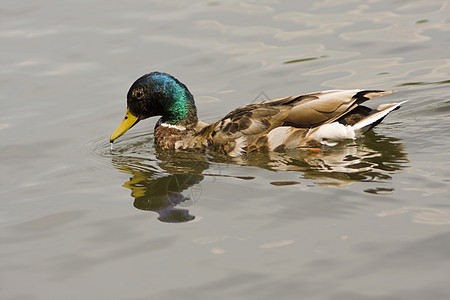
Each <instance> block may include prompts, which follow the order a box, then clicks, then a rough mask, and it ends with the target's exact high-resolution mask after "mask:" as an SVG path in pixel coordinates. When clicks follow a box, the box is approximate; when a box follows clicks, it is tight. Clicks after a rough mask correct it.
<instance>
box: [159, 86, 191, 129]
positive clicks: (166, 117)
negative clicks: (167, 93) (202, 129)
mask: <svg viewBox="0 0 450 300" xmlns="http://www.w3.org/2000/svg"><path fill="white" fill-rule="evenodd" d="M197 122H198V117H197V108H196V107H195V103H194V96H192V94H191V93H190V92H189V91H188V90H187V89H186V90H180V91H177V92H176V93H174V94H171V99H169V100H168V101H167V102H166V105H165V107H164V114H163V115H162V117H161V123H165V124H170V125H177V126H183V127H192V126H195V125H196V124H197Z"/></svg>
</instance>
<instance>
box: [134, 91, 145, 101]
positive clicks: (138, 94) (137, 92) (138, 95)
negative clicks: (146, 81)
mask: <svg viewBox="0 0 450 300" xmlns="http://www.w3.org/2000/svg"><path fill="white" fill-rule="evenodd" d="M133 96H134V97H136V98H137V99H141V98H142V97H144V90H143V89H142V88H140V89H136V90H134V91H133Z"/></svg>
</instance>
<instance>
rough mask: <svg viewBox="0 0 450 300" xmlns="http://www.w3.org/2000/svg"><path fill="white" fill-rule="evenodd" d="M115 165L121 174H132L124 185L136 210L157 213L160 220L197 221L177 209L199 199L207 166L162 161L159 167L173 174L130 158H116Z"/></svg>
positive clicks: (205, 164) (201, 163)
mask: <svg viewBox="0 0 450 300" xmlns="http://www.w3.org/2000/svg"><path fill="white" fill-rule="evenodd" d="M174 162H175V163H174ZM113 163H114V165H116V167H117V169H119V170H120V171H121V172H125V173H129V174H132V177H131V178H130V180H129V181H127V182H125V183H124V184H123V186H124V187H126V188H129V189H131V196H132V197H134V199H135V200H134V206H135V207H136V208H138V209H142V210H149V211H155V212H157V213H158V214H159V217H158V219H159V220H160V221H163V222H187V221H191V220H193V219H194V218H195V217H194V216H192V215H190V214H189V211H188V210H187V209H182V208H177V207H176V206H181V205H183V204H188V203H189V202H191V201H196V200H198V197H199V196H200V193H201V189H200V188H199V187H197V188H195V186H196V185H198V184H199V183H200V181H202V180H203V176H202V175H201V173H202V172H203V170H204V169H205V168H206V167H207V165H208V164H207V163H205V162H199V161H195V162H194V161H183V160H176V159H175V160H170V161H161V163H160V166H162V167H163V168H164V169H165V170H166V171H169V172H170V173H165V172H158V171H156V170H155V168H154V167H152V166H149V165H146V164H143V163H140V162H139V160H136V159H133V158H132V157H127V156H123V157H119V156H115V157H114V158H113ZM173 163H174V165H173ZM185 190H189V192H190V195H189V197H188V196H185V195H184V194H183V191H185Z"/></svg>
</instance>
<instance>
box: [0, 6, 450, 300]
mask: <svg viewBox="0 0 450 300" xmlns="http://www.w3.org/2000/svg"><path fill="white" fill-rule="evenodd" d="M449 10H450V9H449V5H448V3H447V2H445V1H422V0H419V1H413V2H411V1H397V2H392V1H370V2H364V1H334V2H330V1H321V2H314V3H309V2H298V1H289V2H287V1H285V2H278V1H270V0H269V1H258V2H256V1H228V2H222V1H190V2H185V3H179V2H175V1H150V2H149V1H134V2H121V1H109V2H102V1H96V2H92V1H91V2H80V1H60V2H54V1H46V0H44V1H40V2H39V3H37V2H31V1H28V2H17V1H4V2H3V4H2V9H1V11H0V14H1V18H0V19H1V24H2V26H1V29H0V39H1V41H0V45H1V52H2V56H1V58H0V60H1V65H2V68H1V70H0V76H1V79H0V85H1V92H0V103H1V107H2V109H1V110H0V140H1V142H0V161H1V162H0V163H1V169H0V187H1V189H0V214H1V217H0V239H1V247H0V296H1V298H2V299H49V298H50V299H57V298H69V299H79V298H94V299H148V298H162V299H179V298H180V297H184V298H185V297H186V295H188V297H189V298H196V299H211V298H217V295H220V297H223V298H228V299H274V298H277V299H278V298H281V299H299V298H302V299H448V298H450V288H449V287H448V278H449V271H448V270H449V269H450V254H449V252H448V248H449V247H450V205H449V199H450V192H449V180H450V163H449V161H450V159H449V157H450V155H449V151H448V149H449V148H450V140H449V138H448V131H449V129H450V122H449V121H450V117H449V116H450V115H449V112H450V89H449V74H450V59H449V55H448V53H449V52H448V50H449V48H448V47H449V39H448V33H449V30H450V29H449V28H450V26H449V17H448V16H449ZM155 70H159V71H165V72H168V73H171V74H173V75H174V76H176V77H177V78H179V79H180V80H181V81H182V82H184V83H185V84H186V85H187V86H188V87H189V89H190V91H191V92H192V93H193V94H194V95H195V98H196V103H197V107H198V109H199V117H200V118H201V119H202V120H204V121H213V120H217V119H219V118H220V117H222V116H224V115H225V114H226V113H227V112H229V111H230V110H232V109H233V108H235V107H238V106H241V105H244V104H246V103H251V102H255V101H258V100H264V99H266V98H274V97H280V96H288V95H295V94H299V93H307V92H313V91H318V90H325V89H346V88H368V89H395V90H397V91H398V92H397V93H394V94H391V95H386V96H383V97H382V98H379V99H376V100H373V101H375V105H378V104H380V103H389V102H400V101H404V100H408V102H407V103H406V104H405V105H404V106H403V107H402V108H401V109H400V110H398V111H395V112H393V113H392V114H391V115H389V116H388V117H387V118H386V120H385V121H384V122H383V123H382V124H380V125H379V126H378V127H377V128H376V129H375V131H374V132H370V133H368V134H367V135H366V136H364V137H362V138H360V139H358V140H356V141H351V142H346V143H342V144H339V145H338V146H336V147H332V148H327V147H324V148H322V149H320V150H319V151H316V150H305V151H290V152H287V153H265V154H253V155H250V156H249V157H248V158H246V159H241V160H234V159H230V158H228V157H224V156H222V155H220V154H214V153H211V154H201V153H196V152H189V151H187V152H181V153H180V152H170V151H169V152H162V151H160V150H158V149H155V147H154V146H153V144H152V140H153V134H152V128H153V126H154V123H155V122H156V120H148V121H147V120H146V121H143V122H140V123H139V124H138V125H136V126H135V127H134V128H133V129H132V130H131V131H130V132H127V133H126V134H125V135H124V136H123V137H121V138H120V139H119V141H118V142H117V143H116V144H115V149H114V150H113V151H111V149H110V145H109V141H108V139H109V136H110V134H111V133H112V132H113V130H114V129H115V128H116V127H117V125H118V124H119V122H120V121H121V120H122V118H123V114H124V113H125V105H126V104H125V95H126V92H127V91H128V88H129V86H130V85H131V83H132V82H133V81H134V80H135V79H136V78H138V77H139V76H141V75H143V74H145V73H148V72H150V71H155Z"/></svg>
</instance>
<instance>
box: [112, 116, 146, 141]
mask: <svg viewBox="0 0 450 300" xmlns="http://www.w3.org/2000/svg"><path fill="white" fill-rule="evenodd" d="M137 122H139V117H136V116H135V115H133V114H132V113H131V112H130V110H129V109H127V113H126V114H125V117H124V118H123V121H122V123H120V125H119V127H117V129H116V131H114V133H113V134H112V135H111V138H110V139H109V141H110V142H111V143H113V142H114V141H115V140H116V139H117V138H118V137H119V136H121V135H122V134H124V133H125V132H127V131H128V129H130V128H131V127H133V126H134V125H135V124H136V123H137Z"/></svg>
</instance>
